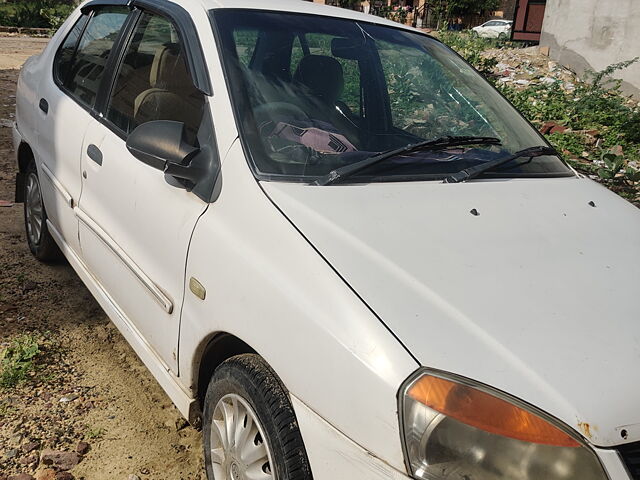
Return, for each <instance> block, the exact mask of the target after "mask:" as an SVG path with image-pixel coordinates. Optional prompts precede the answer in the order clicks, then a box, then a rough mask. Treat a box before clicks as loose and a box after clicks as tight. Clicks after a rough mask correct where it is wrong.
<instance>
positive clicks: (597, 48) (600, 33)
mask: <svg viewBox="0 0 640 480" xmlns="http://www.w3.org/2000/svg"><path fill="white" fill-rule="evenodd" d="M540 45H542V46H549V47H550V55H551V57H552V58H553V59H555V60H558V61H560V62H561V63H563V64H564V65H566V66H568V67H569V68H572V69H573V70H575V71H576V72H577V73H579V74H580V73H582V72H584V71H585V70H587V69H590V70H594V71H599V70H603V69H605V68H606V67H607V66H609V65H611V64H613V63H618V62H622V61H625V60H630V59H632V58H634V57H639V56H640V0H547V8H546V11H545V16H544V24H543V26H542V36H541V38H540ZM614 76H615V77H618V78H621V79H623V80H624V84H623V87H624V89H625V91H627V92H629V93H633V94H635V95H637V96H640V61H639V62H638V63H636V64H634V65H632V66H631V67H629V68H627V69H626V70H623V71H620V72H618V73H617V74H615V75H614Z"/></svg>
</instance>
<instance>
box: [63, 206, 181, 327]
mask: <svg viewBox="0 0 640 480" xmlns="http://www.w3.org/2000/svg"><path fill="white" fill-rule="evenodd" d="M73 211H74V212H75V214H76V217H78V220H80V221H81V222H82V223H83V224H85V225H86V226H87V227H88V228H89V229H90V230H91V231H93V233H95V234H96V235H97V236H98V238H99V239H100V240H102V242H103V243H104V244H105V245H106V246H107V247H109V249H110V250H111V251H112V252H113V253H114V254H115V255H116V256H117V257H118V258H119V259H120V260H122V262H123V263H124V264H125V265H126V266H127V268H129V270H131V271H132V272H133V274H134V275H135V276H136V277H138V280H140V282H141V283H142V284H143V285H144V286H145V287H146V288H147V290H149V292H150V293H151V294H152V295H153V297H154V298H155V299H156V301H157V302H158V303H159V304H160V306H161V307H162V308H163V309H164V311H165V312H167V313H168V314H171V313H172V312H173V302H172V301H171V299H170V298H169V297H168V296H167V295H165V293H164V292H163V291H162V290H161V289H160V287H158V286H157V285H156V284H155V283H154V282H153V280H151V279H150V278H149V277H148V276H147V274H146V273H144V272H143V271H142V269H141V268H140V267H139V266H138V265H136V263H135V262H134V261H133V260H132V259H131V258H130V257H129V256H128V255H127V254H126V253H125V251H124V250H123V249H122V248H120V246H119V245H118V244H117V243H116V242H115V241H114V240H113V238H111V237H110V236H109V234H108V233H107V232H105V231H104V230H103V229H102V227H100V225H98V224H97V223H96V222H95V221H94V220H93V219H92V218H91V217H90V216H89V215H87V214H86V213H85V212H83V211H82V210H81V209H80V208H78V207H76V208H74V209H73Z"/></svg>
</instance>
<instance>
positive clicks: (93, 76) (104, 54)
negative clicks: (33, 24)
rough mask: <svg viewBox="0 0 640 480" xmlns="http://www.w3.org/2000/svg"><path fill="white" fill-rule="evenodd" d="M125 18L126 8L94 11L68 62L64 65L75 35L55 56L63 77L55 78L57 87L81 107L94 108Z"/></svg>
mask: <svg viewBox="0 0 640 480" xmlns="http://www.w3.org/2000/svg"><path fill="white" fill-rule="evenodd" d="M128 15H129V9H127V8H126V7H107V8H102V9H99V10H95V11H94V12H93V15H92V16H91V17H90V18H89V21H88V23H87V25H86V28H85V29H84V33H82V36H81V38H80V41H79V43H78V45H77V48H76V49H75V52H74V53H73V54H72V55H71V60H67V61H66V63H65V62H63V59H64V58H66V57H68V56H69V54H68V53H67V52H69V51H70V50H71V45H70V44H71V41H72V38H71V36H72V35H73V34H74V32H72V35H70V36H69V37H68V38H67V41H65V43H64V44H63V46H62V48H61V50H60V51H59V52H58V56H59V58H60V64H59V65H58V67H57V68H58V71H59V72H60V74H61V75H62V76H58V79H59V81H60V82H61V83H60V85H61V86H62V87H63V88H64V89H65V90H66V91H67V92H68V93H69V94H70V95H71V96H72V97H73V98H75V99H76V100H77V101H78V102H80V103H81V104H83V105H86V106H88V107H92V106H93V105H94V103H95V101H96V98H97V96H98V90H99V88H100V83H101V82H102V78H103V76H104V72H105V69H106V66H107V61H108V60H109V55H110V54H111V50H112V48H113V45H114V43H115V41H116V39H117V37H118V35H119V33H120V30H121V29H122V27H123V25H124V23H125V21H126V19H127V17H128ZM76 27H77V25H76ZM74 30H75V28H74ZM65 46H66V50H65Z"/></svg>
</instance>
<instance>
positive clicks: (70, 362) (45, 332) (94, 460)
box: [0, 36, 205, 480]
mask: <svg viewBox="0 0 640 480" xmlns="http://www.w3.org/2000/svg"><path fill="white" fill-rule="evenodd" d="M45 45H46V40H45V39H33V38H27V37H7V36H4V37H3V36H0V350H2V349H4V348H5V347H6V346H7V345H8V344H9V342H10V341H11V340H12V339H14V338H16V337H17V336H19V335H22V334H30V335H33V336H35V337H37V338H38V339H39V340H40V344H41V350H42V353H41V355H40V356H39V357H38V361H37V364H36V368H35V370H34V372H32V374H31V378H30V379H29V381H28V382H27V383H26V384H24V385H22V386H20V387H17V388H14V389H10V390H6V389H5V390H1V389H0V480H4V479H5V478H6V477H10V476H11V475H15V474H18V473H24V474H29V475H33V476H35V477H36V478H37V479H42V480H45V479H47V480H49V479H54V478H64V479H69V478H76V479H83V478H84V479H86V480H136V479H137V478H140V479H141V480H147V479H157V480H160V479H162V480H178V479H183V480H199V479H203V478H205V477H204V475H203V474H202V473H201V472H203V466H202V465H203V460H202V454H201V448H202V447H201V439H200V434H199V432H197V431H195V430H194V429H192V428H191V427H189V426H188V425H186V423H185V422H184V421H183V420H182V419H181V417H180V414H179V413H178V411H177V410H176V409H175V408H174V407H173V405H172V404H171V402H170V400H169V399H168V397H167V396H166V395H165V394H164V392H163V391H162V389H161V388H160V387H159V386H158V384H157V383H156V382H155V380H154V379H153V378H152V377H151V375H150V374H149V373H148V372H147V370H146V369H145V367H144V366H143V365H142V363H141V362H140V361H139V360H138V358H137V356H136V355H135V353H134V352H133V350H131V348H130V347H129V346H128V344H127V343H126V341H125V340H124V339H123V338H122V337H121V336H120V334H119V333H118V331H117V330H116V329H115V327H114V326H113V325H112V324H111V323H110V322H109V320H108V319H107V317H106V315H105V314H104V313H103V312H102V310H101V309H100V307H99V306H98V304H97V303H96V302H95V301H94V300H93V298H92V297H91V295H90V294H89V292H88V291H87V289H86V288H85V287H84V286H83V284H82V283H81V281H80V280H79V278H78V277H77V276H76V274H75V273H74V271H73V269H72V268H71V267H70V266H69V265H68V264H66V263H65V264H60V265H43V264H40V263H38V262H37V261H36V260H35V259H34V258H33V257H32V256H31V254H30V252H29V250H28V247H27V243H26V240H25V234H24V227H23V219H22V215H23V214H22V205H13V206H11V202H12V201H13V195H14V178H15V173H16V165H15V160H14V158H15V157H14V153H13V147H12V145H11V128H8V127H6V126H5V125H8V124H9V123H10V122H11V121H13V112H14V109H15V84H16V80H17V77H18V73H19V70H18V68H19V67H20V66H21V65H22V63H23V62H24V60H25V59H26V58H28V57H29V56H30V55H33V54H36V53H38V52H39V51H40V50H41V49H42V48H44V46H45ZM81 441H82V442H86V443H88V444H89V446H88V451H87V452H86V453H84V455H77V454H75V453H74V452H76V449H78V443H79V442H81ZM79 447H80V448H79V450H80V451H81V452H85V450H86V449H87V447H86V446H85V445H80V446H79ZM46 449H53V450H55V451H61V452H65V455H66V457H65V458H66V459H67V460H69V459H71V461H72V463H73V462H75V461H77V460H80V462H79V464H78V465H77V466H75V467H74V468H72V469H71V470H70V473H71V474H72V477H69V476H64V475H63V474H60V473H58V476H56V474H55V473H54V472H53V471H52V470H49V469H48V467H47V466H45V465H44V464H43V463H42V462H41V458H44V457H43V456H42V451H43V450H46ZM45 457H46V456H45ZM43 461H44V460H43ZM24 478H30V477H24ZM20 479H22V477H20Z"/></svg>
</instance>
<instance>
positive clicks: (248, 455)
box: [211, 394, 274, 480]
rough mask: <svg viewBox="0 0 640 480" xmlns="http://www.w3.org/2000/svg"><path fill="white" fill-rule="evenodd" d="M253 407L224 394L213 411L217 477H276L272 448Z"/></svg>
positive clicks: (245, 479) (242, 479) (213, 454)
mask: <svg viewBox="0 0 640 480" xmlns="http://www.w3.org/2000/svg"><path fill="white" fill-rule="evenodd" d="M265 438H266V437H265V435H264V431H263V429H262V425H260V422H259V421H258V417H257V416H256V414H255V412H254V411H253V409H252V408H251V406H250V405H249V404H248V403H247V402H246V401H245V400H244V399H243V398H241V397H240V396H238V395H236V394H229V395H225V396H224V397H222V398H221V399H220V401H219V402H218V404H217V405H216V407H215V409H214V411H213V420H212V422H211V464H212V467H213V474H214V477H215V478H216V480H218V479H219V480H225V479H229V480H269V479H273V478H274V476H273V473H272V465H273V464H272V461H271V451H270V449H269V446H268V444H267V442H266V440H265Z"/></svg>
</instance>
